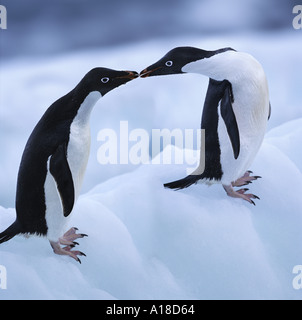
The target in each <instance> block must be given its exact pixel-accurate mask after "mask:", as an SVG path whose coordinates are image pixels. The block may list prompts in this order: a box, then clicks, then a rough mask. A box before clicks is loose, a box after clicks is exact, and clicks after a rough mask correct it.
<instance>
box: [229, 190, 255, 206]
mask: <svg viewBox="0 0 302 320" xmlns="http://www.w3.org/2000/svg"><path fill="white" fill-rule="evenodd" d="M223 188H224V190H225V191H226V193H227V195H228V196H229V197H232V198H241V199H243V200H246V201H248V202H249V203H251V204H253V205H254V206H255V205H256V204H255V202H254V201H253V200H252V199H258V200H260V198H259V197H258V196H256V195H254V194H248V193H246V192H247V191H248V190H249V189H246V188H245V189H240V190H237V191H236V190H234V188H233V187H232V185H229V186H223Z"/></svg>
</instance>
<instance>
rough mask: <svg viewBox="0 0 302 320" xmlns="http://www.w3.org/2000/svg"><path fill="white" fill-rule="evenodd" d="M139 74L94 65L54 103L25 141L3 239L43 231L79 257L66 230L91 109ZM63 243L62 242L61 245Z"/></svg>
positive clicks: (80, 175) (81, 174)
mask: <svg viewBox="0 0 302 320" xmlns="http://www.w3.org/2000/svg"><path fill="white" fill-rule="evenodd" d="M137 77H138V74H137V73H136V72H132V71H131V72H130V71H116V70H111V69H106V68H95V69H92V70H91V71H90V72H88V73H87V74H86V75H85V77H84V78H83V79H82V80H81V81H80V83H79V84H78V85H77V86H76V87H75V88H74V89H73V90H72V91H71V92H69V93H68V94H67V95H65V96H63V97H62V98H60V99H59V100H57V101H56V102H55V103H53V104H52V105H51V106H50V107H49V108H48V110H47V111H46V112H45V114H44V115H43V117H42V118H41V120H40V121H39V122H38V124H37V125H36V127H35V128H34V130H33V132H32V134H31V135H30V137H29V140H28V142H27V144H26V147H25V150H24V153H23V156H22V160H21V164H20V169H19V174H18V180H17V194H16V213H17V217H16V221H15V222H14V223H13V224H12V225H11V226H10V227H9V228H7V229H6V230H5V231H4V232H2V233H1V234H0V243H2V242H5V241H8V240H10V239H11V238H13V237H14V236H16V235H18V234H25V235H39V236H45V237H47V239H48V240H49V241H50V244H51V246H52V248H53V250H54V252H55V253H56V254H59V255H67V256H70V257H72V258H74V259H75V260H76V261H78V262H81V261H80V259H79V257H78V256H81V255H84V254H83V253H82V252H80V251H76V250H72V249H73V248H74V246H75V245H76V244H77V243H76V242H74V240H76V239H78V238H82V237H84V236H86V235H85V234H78V233H77V232H76V231H77V229H76V228H72V229H70V230H69V231H67V232H66V228H67V227H66V226H67V222H68V219H69V218H70V215H71V213H72V211H73V208H74V205H75V202H76V200H77V198H78V196H79V193H80V188H81V184H82V181H83V177H84V173H85V170H86V165H87V162H88V157H89V151H90V127H89V120H90V114H91V111H92V109H93V107H94V105H95V104H96V102H97V101H98V100H99V99H100V98H101V97H103V96H104V95H105V94H107V93H108V92H109V91H111V90H113V89H115V88H117V87H119V86H120V85H123V84H125V83H127V82H129V81H131V80H133V79H135V78H137ZM61 245H62V246H65V247H62V246H61Z"/></svg>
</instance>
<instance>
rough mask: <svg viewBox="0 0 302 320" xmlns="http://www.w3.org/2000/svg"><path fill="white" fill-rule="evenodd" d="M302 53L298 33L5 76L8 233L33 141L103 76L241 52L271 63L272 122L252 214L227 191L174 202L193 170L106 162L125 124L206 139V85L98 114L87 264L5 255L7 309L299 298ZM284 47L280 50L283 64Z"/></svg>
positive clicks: (107, 103)
mask: <svg viewBox="0 0 302 320" xmlns="http://www.w3.org/2000/svg"><path fill="white" fill-rule="evenodd" d="M296 40H297V36H296V35H294V34H292V33H284V34H281V35H280V34H279V35H278V37H277V36H274V35H271V34H270V35H263V36H260V37H259V36H258V35H257V36H256V35H251V36H250V37H249V39H246V38H245V37H240V36H236V37H235V36H234V37H232V36H231V37H228V38H227V39H226V38H206V39H202V41H201V40H200V39H196V38H192V39H180V38H178V39H171V40H170V41H166V40H165V41H149V42H145V43H141V44H136V45H134V46H132V47H130V46H123V47H118V48H115V49H106V50H94V51H83V52H78V53H74V54H66V55H61V56H57V57H53V58H49V59H43V60H35V61H31V60H29V59H25V60H22V59H18V60H13V61H10V62H8V63H7V64H5V65H1V70H0V71H1V73H0V74H1V97H0V101H1V109H0V112H1V117H0V121H1V126H0V146H1V149H2V150H4V151H5V152H4V153H2V155H1V159H0V165H1V172H0V176H1V177H0V181H1V185H0V194H1V195H0V204H1V206H2V207H0V226H1V231H2V230H3V229H5V228H6V227H7V226H9V225H10V224H11V223H12V222H13V221H14V219H15V209H13V208H14V192H15V184H16V176H17V169H18V165H19V161H20V157H21V154H22V151H23V148H24V145H25V143H26V140H27V138H28V136H29V134H30V132H31V130H32V129H33V127H34V125H35V124H36V122H37V121H38V120H39V118H40V117H41V116H42V114H43V112H44V111H45V110H46V108H47V107H48V106H49V105H50V104H51V103H52V102H53V101H55V100H56V99H57V98H59V97H60V96H62V95H64V94H66V93H67V92H68V91H69V90H71V89H72V88H73V87H74V86H75V85H76V83H77V82H78V81H79V80H80V79H81V77H82V76H83V75H84V74H85V73H86V72H87V71H89V70H90V69H91V68H93V67H95V66H106V67H111V68H116V69H124V68H125V69H129V70H137V71H140V70H142V69H143V68H144V67H146V66H147V65H149V64H150V63H152V62H154V61H155V60H157V59H158V58H160V57H161V56H162V55H163V54H164V53H165V52H166V51H168V50H169V49H171V48H173V47H175V46H178V45H193V46H199V47H203V48H205V49H215V48H219V47H224V46H232V47H234V48H236V49H238V50H244V51H247V52H250V53H252V54H253V55H254V56H255V57H256V58H257V59H258V60H259V61H260V62H261V63H262V64H263V66H264V68H265V70H266V72H267V75H268V79H269V84H270V90H271V101H272V107H273V113H272V118H271V121H270V123H269V128H268V133H267V134H266V137H265V141H264V143H263V145H262V147H261V150H260V152H259V154H258V155H257V157H256V160H255V162H254V163H253V165H252V167H251V168H250V169H251V170H253V171H254V173H255V174H256V175H260V176H262V179H259V180H258V181H255V182H254V183H253V184H251V185H250V186H249V187H250V190H251V192H252V193H255V194H257V195H258V196H259V197H260V198H261V200H260V201H258V200H257V203H256V204H257V206H256V207H254V206H252V205H250V204H249V203H247V202H244V201H242V200H240V199H232V198H229V197H227V195H226V194H225V192H224V190H223V188H222V187H221V186H220V185H214V186H212V187H207V186H205V185H201V184H197V185H193V186H191V187H190V188H188V189H186V190H182V191H177V192H175V191H172V190H167V189H164V188H163V183H166V182H170V181H173V180H175V179H179V178H182V177H184V176H185V174H186V169H187V165H186V164H181V165H179V164H171V165H164V164H158V165H152V164H145V165H132V164H131V163H130V164H129V165H100V164H99V163H98V161H97V151H98V149H99V147H100V141H97V135H98V132H99V131H100V130H102V129H104V128H111V129H113V130H116V131H117V132H119V126H120V121H128V124H129V131H130V130H133V129H136V128H142V129H144V130H146V131H147V132H151V130H152V129H155V128H168V129H173V128H181V129H185V128H194V129H195V128H196V129H198V128H199V126H200V116H201V112H202V109H201V108H202V99H203V98H204V95H205V92H206V86H207V82H208V80H207V79H206V78H205V77H201V76H196V75H185V76H170V77H162V78H153V79H139V80H135V81H132V82H130V83H129V84H127V85H126V86H123V87H121V88H119V89H117V90H116V91H114V92H111V93H110V94H108V96H106V97H104V98H102V99H101V100H100V102H99V103H98V104H97V105H96V107H95V109H94V111H93V115H92V121H91V129H92V149H91V155H90V161H89V166H88V169H87V174H86V177H85V185H84V188H83V192H82V195H81V196H80V198H79V200H78V202H77V204H76V207H75V210H74V215H73V216H72V219H71V225H70V227H71V226H76V227H77V228H79V230H80V232H83V233H87V234H88V235H89V237H88V238H84V239H80V240H79V243H80V247H79V248H80V250H81V251H83V252H85V253H86V255H87V257H81V260H82V264H81V265H80V264H78V263H77V262H75V261H74V260H72V259H70V258H68V257H61V256H56V255H54V254H53V253H52V249H51V247H50V245H49V243H48V242H47V240H46V239H42V238H38V237H31V238H29V239H26V238H24V237H20V236H19V237H15V238H14V239H13V240H11V241H9V242H7V243H5V244H2V245H1V246H0V265H3V266H5V267H6V269H7V286H8V287H7V289H6V290H1V289H0V299H1V300H7V299H301V290H300V291H299V290H295V289H294V288H293V286H292V281H293V279H294V277H295V275H294V274H293V273H292V270H293V268H294V266H295V265H301V264H302V250H301V245H300V244H301V243H302V235H301V226H302V198H301V195H300V194H301V190H302V161H301V160H302V154H301V144H302V132H301V130H302V129H301V128H302V111H301V110H302V108H301V101H302V99H301V92H300V90H299V88H298V83H301V81H300V79H299V77H300V74H299V73H298V70H297V68H296V67H295V66H296V64H297V63H298V61H300V53H299V52H298V51H297V50H296V48H297V46H298V45H297V41H296ZM280 43H283V44H284V46H283V49H284V51H283V52H282V51H280V50H279V52H278V55H276V54H275V52H276V48H278V47H279V46H280ZM285 44H286V45H285ZM300 46H301V45H300ZM285 58H286V59H285ZM278 68H280V70H281V71H280V72H278V70H277V69H278ZM4 80H5V81H4ZM16 92H17V94H16ZM171 150H172V151H173V152H175V153H176V154H178V153H179V152H180V150H178V149H177V148H175V147H174V146H168V147H167V148H166V149H165V150H162V154H159V155H158V157H160V156H163V155H164V154H165V153H168V152H170V151H171Z"/></svg>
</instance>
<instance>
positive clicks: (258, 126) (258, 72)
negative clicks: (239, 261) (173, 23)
mask: <svg viewBox="0 0 302 320" xmlns="http://www.w3.org/2000/svg"><path fill="white" fill-rule="evenodd" d="M183 73H198V74H202V75H206V76H208V77H209V78H210V80H209V86H208V90H207V94H206V98H205V102H204V107H203V114H202V122H201V129H204V130H205V155H201V159H203V160H204V163H202V161H201V163H200V165H199V167H198V168H197V169H196V170H195V171H194V172H193V173H192V174H191V175H189V176H187V177H186V178H184V179H181V180H178V181H175V182H171V183H167V184H165V187H167V188H171V189H183V188H186V187H189V186H190V185H192V184H194V183H196V182H197V181H199V180H200V181H201V182H204V183H207V184H214V183H221V184H222V185H223V187H224V189H225V190H226V192H227V194H228V195H229V196H231V197H235V198H242V199H244V200H247V201H248V202H250V203H252V204H255V203H254V201H253V199H259V198H258V197H257V196H255V195H253V194H248V193H247V191H248V189H246V188H242V189H240V190H237V191H236V190H235V189H234V187H242V186H245V185H247V184H249V183H251V182H252V181H253V180H257V179H258V178H260V177H259V176H251V174H252V172H251V171H249V170H248V169H249V167H250V165H251V164H252V162H253V160H254V158H255V156H256V154H257V152H258V150H259V148H260V146H261V144H262V141H263V138H264V135H265V131H266V126H267V121H268V119H269V117H270V112H271V107H270V102H269V90H268V83H267V79H266V76H265V73H264V70H263V68H262V66H261V65H260V63H259V62H258V61H257V60H256V59H255V58H253V57H252V56H251V55H249V54H247V53H243V52H237V51H236V50H234V49H232V48H223V49H219V50H216V51H206V50H202V49H198V48H192V47H179V48H175V49H173V50H171V51H170V52H168V53H167V54H166V55H165V56H164V57H163V58H162V59H160V60H159V61H158V62H156V63H155V64H153V65H151V66H150V67H148V68H146V69H145V70H143V71H142V72H141V74H140V76H141V77H142V78H146V77H150V76H160V75H171V74H183Z"/></svg>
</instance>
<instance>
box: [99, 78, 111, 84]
mask: <svg viewBox="0 0 302 320" xmlns="http://www.w3.org/2000/svg"><path fill="white" fill-rule="evenodd" d="M109 80H110V79H109V78H107V77H105V78H102V79H101V81H102V82H103V83H108V82H109Z"/></svg>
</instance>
